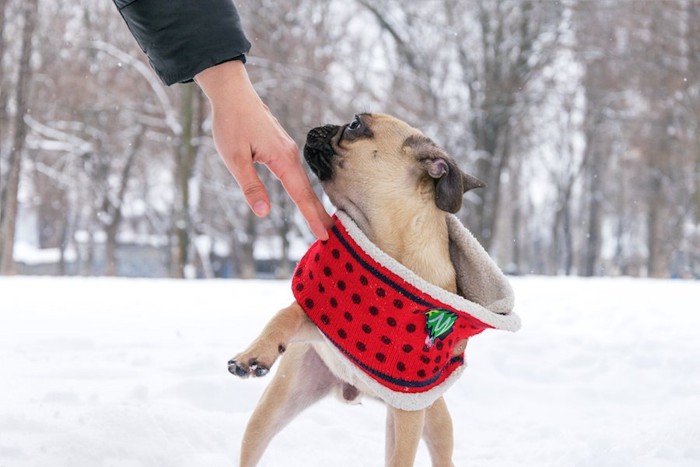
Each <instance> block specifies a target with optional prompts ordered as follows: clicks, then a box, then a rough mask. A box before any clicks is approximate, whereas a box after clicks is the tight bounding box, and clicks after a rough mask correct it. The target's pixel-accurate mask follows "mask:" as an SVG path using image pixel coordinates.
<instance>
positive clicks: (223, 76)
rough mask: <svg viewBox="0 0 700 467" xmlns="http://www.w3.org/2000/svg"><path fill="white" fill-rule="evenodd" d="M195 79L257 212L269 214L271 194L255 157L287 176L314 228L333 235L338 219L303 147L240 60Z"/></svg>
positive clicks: (227, 159) (221, 146)
mask: <svg viewBox="0 0 700 467" xmlns="http://www.w3.org/2000/svg"><path fill="white" fill-rule="evenodd" d="M195 81H196V82H197V84H199V86H200V87H201V88H202V90H203V91H204V93H205V94H206V95H207V97H208V98H209V102H210V103H211V106H212V134H213V137H214V143H215V144H216V149H217V151H218V152H219V154H220V155H221V157H222V158H223V160H224V163H225V164H226V167H227V168H228V170H229V171H230V172H231V174H232V175H233V177H234V178H235V179H236V182H238V185H239V186H240V187H241V190H242V191H243V195H244V196H245V198H246V202H247V203H248V205H249V206H250V208H251V209H252V210H253V212H254V213H255V214H256V215H258V216H260V217H264V216H266V215H267V214H269V212H270V199H269V196H268V194H267V190H265V186H264V185H263V183H262V182H261V181H260V177H258V174H257V173H256V172H255V167H254V163H256V162H257V163H260V164H264V165H265V166H267V168H268V169H269V170H270V171H271V172H272V173H273V174H274V175H275V176H276V177H277V178H278V179H279V180H280V182H282V186H283V187H284V189H285V190H286V191H287V193H288V194H289V196H290V197H291V198H292V201H294V204H296V205H297V207H298V208H299V211H301V214H302V216H304V219H306V222H307V223H308V225H309V228H310V229H311V231H312V232H313V234H314V235H315V236H316V237H317V238H318V239H320V240H326V239H327V238H328V232H327V229H328V228H330V227H331V226H332V225H333V220H332V219H331V217H330V216H329V215H328V213H327V212H326V210H325V209H324V208H323V205H322V204H321V201H320V200H319V199H318V197H317V196H316V193H314V191H313V189H312V188H311V182H309V178H308V176H307V175H306V172H305V171H304V169H303V167H302V165H301V160H300V156H299V148H298V147H297V145H296V143H295V142H294V140H292V138H291V137H290V136H289V135H288V134H287V132H286V131H285V130H284V128H282V126H281V125H280V124H279V122H278V121H277V119H276V118H275V117H274V116H273V115H272V113H271V112H270V110H269V109H268V108H267V106H266V105H265V104H264V103H263V102H262V100H261V99H260V97H259V96H258V94H257V93H256V92H255V89H254V88H253V85H252V84H251V82H250V79H249V78H248V73H247V72H246V70H245V66H244V65H243V63H242V62H241V61H239V60H233V61H229V62H224V63H222V64H219V65H216V66H213V67H211V68H207V69H206V70H204V71H202V72H201V73H199V74H198V75H197V76H195Z"/></svg>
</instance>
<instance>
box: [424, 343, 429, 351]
mask: <svg viewBox="0 0 700 467" xmlns="http://www.w3.org/2000/svg"><path fill="white" fill-rule="evenodd" d="M423 352H430V347H428V345H427V344H426V345H424V346H423Z"/></svg>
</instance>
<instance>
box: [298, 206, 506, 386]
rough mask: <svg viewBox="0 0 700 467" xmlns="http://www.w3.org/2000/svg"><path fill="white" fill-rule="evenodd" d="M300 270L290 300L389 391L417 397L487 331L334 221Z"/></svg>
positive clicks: (436, 383) (445, 375)
mask: <svg viewBox="0 0 700 467" xmlns="http://www.w3.org/2000/svg"><path fill="white" fill-rule="evenodd" d="M329 236H330V238H329V240H327V241H317V242H316V243H314V244H313V245H312V246H311V248H310V249H309V251H308V252H307V253H306V254H305V255H304V257H303V258H302V259H301V261H300V262H299V265H298V266H297V268H296V270H295V272H294V278H293V281H292V289H293V292H294V296H295V298H296V300H297V302H299V304H300V305H301V307H302V308H303V309H304V311H305V312H306V314H307V315H308V316H309V318H310V319H311V320H312V321H313V322H314V323H315V324H316V326H318V328H319V329H320V330H321V332H322V333H323V334H324V335H325V336H326V337H327V338H328V340H329V341H330V342H332V343H333V344H334V345H335V346H336V347H337V348H338V349H339V350H340V351H341V352H342V353H343V354H344V355H345V356H346V357H347V358H348V359H349V360H350V361H352V362H353V363H354V364H355V365H356V366H357V367H358V368H360V369H361V370H362V371H363V372H364V373H366V374H367V375H368V376H370V377H371V378H372V379H374V380H375V381H377V382H378V383H380V384H382V385H383V386H385V387H386V388H388V389H390V390H391V391H396V392H401V393H421V392H425V391H428V390H430V389H432V388H435V387H437V386H439V385H440V384H441V383H443V382H444V381H445V380H446V379H447V378H448V377H449V376H450V375H451V374H452V373H453V372H454V371H455V370H456V369H458V368H459V367H460V366H461V365H463V363H464V357H463V355H457V356H453V355H452V353H453V350H454V347H455V345H457V343H458V342H459V341H460V340H462V339H466V338H469V337H471V336H473V335H475V334H479V333H480V332H481V331H483V330H484V329H486V328H492V326H489V325H487V324H485V323H483V322H481V321H479V320H477V319H476V318H474V317H473V316H471V315H469V314H468V313H466V312H465V311H464V310H458V309H455V308H453V307H451V306H449V305H447V304H445V303H443V302H441V301H439V300H437V299H435V298H434V297H433V296H431V295H429V294H427V293H425V292H423V291H421V290H420V289H418V288H417V287H415V286H413V285H412V284H410V283H408V282H407V281H406V280H404V279H402V278H401V277H400V276H398V275H397V274H394V273H393V272H392V271H390V270H389V269H387V268H386V267H384V266H383V265H382V264H380V263H379V262H377V261H376V260H375V259H373V258H372V257H370V256H369V255H368V254H367V253H366V252H364V251H363V249H362V248H361V247H360V246H359V245H358V244H357V243H356V242H355V241H354V239H353V238H352V237H351V235H350V234H349V233H348V231H347V230H346V229H345V227H344V226H343V225H342V223H341V222H340V221H339V220H337V218H336V223H335V226H334V227H333V228H332V229H331V230H330V232H329Z"/></svg>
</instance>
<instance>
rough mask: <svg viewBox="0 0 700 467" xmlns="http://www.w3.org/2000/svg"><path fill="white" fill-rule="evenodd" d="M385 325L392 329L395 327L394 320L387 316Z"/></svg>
mask: <svg viewBox="0 0 700 467" xmlns="http://www.w3.org/2000/svg"><path fill="white" fill-rule="evenodd" d="M386 324H388V325H389V326H391V327H392V328H393V327H395V326H396V320H395V319H394V318H392V317H391V316H389V317H388V318H387V319H386Z"/></svg>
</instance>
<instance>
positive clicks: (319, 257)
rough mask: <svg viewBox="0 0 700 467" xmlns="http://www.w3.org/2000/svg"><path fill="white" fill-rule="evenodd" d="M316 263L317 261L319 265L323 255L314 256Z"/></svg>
mask: <svg viewBox="0 0 700 467" xmlns="http://www.w3.org/2000/svg"><path fill="white" fill-rule="evenodd" d="M314 261H316V262H317V263H318V262H319V261H321V255H319V254H318V253H316V255H315V256H314Z"/></svg>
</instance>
